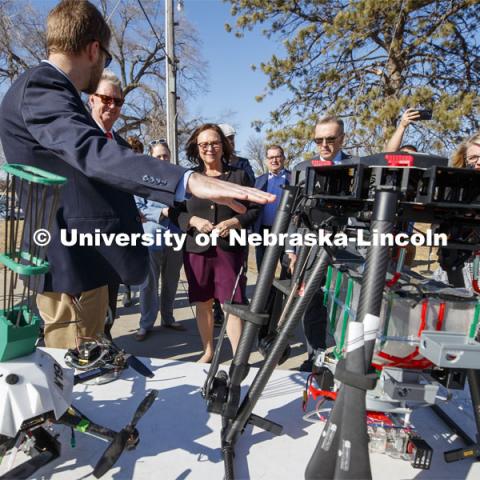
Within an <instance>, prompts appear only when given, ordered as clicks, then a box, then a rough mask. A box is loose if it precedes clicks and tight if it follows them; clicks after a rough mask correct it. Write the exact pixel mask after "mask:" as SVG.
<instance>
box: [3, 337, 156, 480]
mask: <svg viewBox="0 0 480 480" xmlns="http://www.w3.org/2000/svg"><path fill="white" fill-rule="evenodd" d="M33 356H34V359H35V360H36V363H37V365H39V366H40V367H42V369H43V370H45V372H46V373H48V371H50V370H51V371H52V372H55V378H54V379H53V384H51V385H50V389H51V390H52V391H54V390H55V389H56V388H58V389H59V391H62V392H63V393H64V395H65V397H66V398H65V401H68V397H69V396H70V394H71V387H72V386H73V385H76V384H79V383H85V382H87V381H91V380H93V379H100V381H98V382H97V383H106V382H109V381H112V380H114V379H115V378H117V376H118V375H119V373H120V372H121V371H122V370H124V369H126V368H128V367H132V368H133V369H134V370H135V371H137V372H138V373H140V374H141V375H143V376H146V377H150V378H151V377H153V375H154V374H153V372H152V371H151V370H150V369H149V368H147V367H146V366H145V365H144V364H143V363H142V362H141V361H140V360H138V358H136V357H135V356H134V355H131V354H128V353H126V352H125V351H123V350H122V349H120V348H119V347H118V346H117V345H115V344H114V343H113V342H112V341H110V340H108V339H107V338H106V337H103V336H100V337H98V338H96V339H88V341H85V342H83V343H81V344H79V346H78V347H77V348H75V349H70V350H68V351H67V353H66V354H65V363H66V364H67V365H68V366H69V367H72V368H75V369H77V370H80V373H78V374H76V375H73V379H72V380H70V389H69V388H68V383H69V381H68V376H69V375H70V377H71V376H72V371H71V370H70V369H64V368H62V367H61V366H60V364H58V363H57V362H56V361H55V360H54V359H53V358H52V357H51V356H50V355H48V354H47V353H46V352H43V351H41V350H36V352H35V353H34V354H33ZM5 365H6V364H3V365H1V364H0V366H2V367H4V366H5ZM30 365H31V364H30ZM50 365H52V368H49V367H50ZM12 367H13V368H12ZM12 367H10V368H9V371H10V372H11V373H8V372H5V373H2V372H0V382H2V380H3V381H4V382H5V383H6V384H7V385H8V386H9V387H10V389H12V387H15V386H16V385H18V386H19V387H21V384H22V383H27V381H28V379H27V378H22V374H24V371H21V370H20V369H19V367H18V366H16V365H15V363H12ZM15 368H16V369H17V370H16V371H17V372H19V373H18V374H15V373H12V371H13V370H14V369H15ZM20 372H21V373H20ZM7 373H8V374H7ZM2 383H3V382H2ZM0 387H1V385H0ZM157 394H158V391H156V390H151V391H150V392H149V393H148V394H147V395H146V397H145V398H144V399H143V400H142V402H141V403H140V404H139V406H138V407H137V410H136V411H135V414H134V415H133V418H132V420H131V421H130V422H129V423H128V424H127V425H126V426H125V427H124V428H122V429H121V430H120V431H119V432H117V431H114V430H111V429H109V428H107V427H104V426H102V425H99V424H97V423H95V422H93V421H92V420H90V418H88V417H87V416H86V415H85V414H83V413H82V412H81V411H80V410H79V409H78V408H76V407H75V406H73V405H69V406H67V408H66V410H64V409H63V408H62V409H61V410H60V411H61V412H63V413H62V414H61V415H60V416H59V415H58V412H57V411H56V410H57V408H52V409H51V410H48V411H46V412H44V413H41V414H39V415H36V416H33V417H31V418H28V419H26V420H24V421H23V422H22V424H21V426H20V428H19V429H18V431H17V433H16V435H15V436H7V435H3V434H0V458H2V457H6V454H8V453H11V454H13V452H14V451H15V450H16V449H18V448H20V449H21V450H23V451H24V452H25V453H27V454H30V455H32V456H31V458H29V459H28V460H27V461H25V462H23V463H22V464H20V465H18V466H16V467H14V468H13V469H9V470H8V469H7V472H5V473H4V474H3V475H2V476H0V479H1V480H6V479H7V478H16V479H27V478H29V477H31V476H32V475H33V474H34V473H35V472H36V471H37V470H38V469H39V468H41V467H43V466H45V465H46V464H48V463H50V462H51V461H53V460H55V459H56V458H58V457H60V455H61V444H60V442H59V441H58V440H57V438H56V437H55V436H54V435H52V434H51V433H50V431H49V430H50V427H51V426H52V425H65V426H67V427H70V428H71V431H72V435H71V444H72V446H74V445H75V433H76V432H80V433H85V434H88V435H92V436H94V437H96V438H100V439H101V440H104V441H107V442H110V443H109V445H108V447H107V448H106V450H105V451H104V453H103V454H102V456H101V457H100V459H99V460H98V462H97V464H96V466H95V468H94V470H93V475H94V476H95V477H96V478H100V477H102V476H103V475H104V474H105V473H106V472H108V471H109V470H110V469H111V468H112V467H113V466H114V465H115V463H116V462H117V460H118V459H119V458H120V456H121V454H122V453H123V451H124V450H125V449H127V450H133V449H134V448H135V447H136V446H137V445H138V443H139V433H138V431H137V429H136V425H137V423H138V421H139V420H140V419H141V418H142V417H143V415H144V414H145V413H146V412H147V411H148V410H149V408H150V407H151V406H152V404H153V402H154V401H155V398H156V397H157ZM52 405H53V404H52ZM67 405H68V404H67ZM55 406H56V407H57V406H58V403H57V405H55ZM58 408H61V407H58ZM6 460H7V458H4V461H6Z"/></svg>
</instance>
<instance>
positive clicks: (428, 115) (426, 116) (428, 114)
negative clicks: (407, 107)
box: [417, 110, 432, 120]
mask: <svg viewBox="0 0 480 480" xmlns="http://www.w3.org/2000/svg"><path fill="white" fill-rule="evenodd" d="M417 112H418V113H419V114H420V116H419V117H418V118H417V120H431V119H432V111H431V110H417Z"/></svg>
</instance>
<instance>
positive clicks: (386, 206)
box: [305, 190, 399, 480]
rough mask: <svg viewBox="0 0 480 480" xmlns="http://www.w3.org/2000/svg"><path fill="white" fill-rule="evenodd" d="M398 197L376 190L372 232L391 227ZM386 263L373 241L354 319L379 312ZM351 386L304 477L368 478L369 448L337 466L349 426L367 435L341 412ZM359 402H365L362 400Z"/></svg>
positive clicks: (367, 348) (384, 251) (367, 353)
mask: <svg viewBox="0 0 480 480" xmlns="http://www.w3.org/2000/svg"><path fill="white" fill-rule="evenodd" d="M398 198H399V193H398V192H392V191H382V190H377V192H376V195H375V207H374V210H373V213H372V221H371V225H370V231H371V232H374V231H375V230H376V231H377V233H379V234H381V233H388V232H390V231H391V230H392V229H393V225H394V220H395V214H396V209H397V203H398ZM387 266H388V246H382V245H375V244H372V245H371V246H370V247H369V249H368V252H367V260H366V263H365V270H364V274H363V278H362V287H361V291H360V299H359V308H358V310H357V316H356V320H357V322H362V323H363V321H364V319H365V317H366V315H367V314H371V315H373V316H377V317H378V316H379V315H380V309H381V305H382V297H383V290H384V286H385V279H386V274H387ZM374 344H375V338H374V337H373V336H371V334H370V336H369V339H368V341H366V342H365V344H364V347H363V351H364V359H365V363H364V364H363V365H357V367H358V369H356V370H355V372H356V373H358V374H359V375H362V374H364V373H365V372H367V371H368V369H369V366H370V364H371V361H372V355H373V348H374ZM350 388H351V387H350ZM350 388H349V389H346V388H345V386H342V387H341V388H340V390H339V393H338V395H337V399H336V401H335V404H334V406H333V409H332V412H331V414H330V417H329V420H328V422H327V424H326V425H325V427H324V430H323V432H322V434H321V436H320V439H319V442H318V444H317V446H316V449H315V451H314V452H313V455H312V457H311V459H310V461H309V463H308V465H307V469H306V471H305V478H306V479H309V480H310V479H316V480H318V479H324V480H326V479H333V478H335V479H337V478H370V474H369V467H367V466H366V465H367V464H368V450H366V452H365V451H364V450H362V452H361V455H360V457H359V456H358V455H357V453H358V452H352V456H351V458H352V460H353V462H351V463H350V464H349V465H348V468H343V469H340V468H339V464H338V458H337V454H338V451H339V450H341V449H342V445H344V443H345V441H350V440H348V439H349V437H351V433H352V432H351V431H350V430H351V429H352V428H355V429H356V430H357V431H356V432H355V436H356V437H358V438H366V435H367V431H366V428H367V427H366V422H365V418H364V415H363V418H362V419H361V420H362V421H361V422H360V424H358V422H355V423H356V426H355V427H354V426H353V425H354V424H349V423H348V422H347V423H346V422H345V419H344V416H345V415H346V414H347V413H348V412H347V409H348V408H351V406H350V407H349V406H348V403H349V402H346V400H345V398H346V396H348V393H349V391H350ZM361 395H362V397H363V398H364V397H365V393H364V392H361ZM362 402H363V403H364V401H363V400H362ZM362 411H363V410H362ZM357 415H358V412H357ZM357 420H358V419H357ZM342 428H343V429H342ZM344 430H345V431H344ZM364 457H365V458H364ZM357 470H358V471H357ZM362 475H363V476H362ZM365 475H366V477H365Z"/></svg>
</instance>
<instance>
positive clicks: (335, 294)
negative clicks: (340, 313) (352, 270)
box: [330, 270, 343, 335]
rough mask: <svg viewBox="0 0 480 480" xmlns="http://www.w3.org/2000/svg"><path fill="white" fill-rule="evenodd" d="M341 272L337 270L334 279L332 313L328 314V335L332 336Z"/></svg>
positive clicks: (340, 284)
mask: <svg viewBox="0 0 480 480" xmlns="http://www.w3.org/2000/svg"><path fill="white" fill-rule="evenodd" d="M342 278H343V272H341V271H340V270H338V273H337V278H336V279H335V291H334V292H333V305H332V312H331V313H330V333H331V334H332V335H333V332H334V330H335V317H336V315H337V307H338V305H337V298H338V294H339V293H340V287H341V286H342Z"/></svg>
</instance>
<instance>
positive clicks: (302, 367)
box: [298, 360, 313, 373]
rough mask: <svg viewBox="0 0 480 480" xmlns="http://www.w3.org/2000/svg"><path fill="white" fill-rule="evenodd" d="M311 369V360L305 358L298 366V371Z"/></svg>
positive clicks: (310, 371) (309, 371) (309, 370)
mask: <svg viewBox="0 0 480 480" xmlns="http://www.w3.org/2000/svg"><path fill="white" fill-rule="evenodd" d="M312 369H313V360H305V361H304V362H303V363H302V364H301V365H300V366H299V367H298V370H299V371H300V372H308V373H312Z"/></svg>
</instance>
